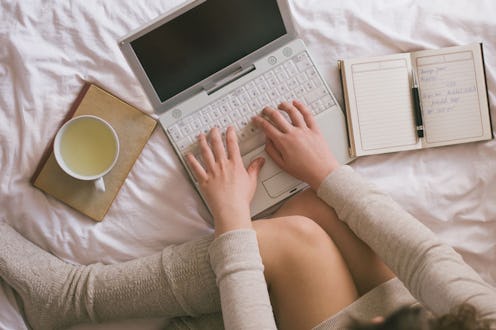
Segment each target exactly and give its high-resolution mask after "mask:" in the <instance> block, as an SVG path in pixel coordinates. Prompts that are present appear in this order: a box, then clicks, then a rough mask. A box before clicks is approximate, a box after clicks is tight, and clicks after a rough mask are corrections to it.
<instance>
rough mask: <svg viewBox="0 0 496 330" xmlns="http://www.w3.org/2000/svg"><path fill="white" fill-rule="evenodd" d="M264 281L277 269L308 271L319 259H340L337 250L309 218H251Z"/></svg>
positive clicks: (272, 276) (268, 280)
mask: <svg viewBox="0 0 496 330" xmlns="http://www.w3.org/2000/svg"><path fill="white" fill-rule="evenodd" d="M254 228H255V230H256V231H257V237H258V242H259V247H260V254H261V256H262V260H263V263H264V266H265V274H266V279H267V282H270V281H271V279H273V278H274V277H276V274H277V273H278V272H281V271H287V270H291V271H296V270H298V271H312V269H314V268H315V267H318V266H319V263H321V262H322V261H323V260H327V261H330V262H332V261H333V260H336V262H341V259H342V258H341V255H340V253H339V250H338V249H337V247H336V246H335V245H334V243H333V242H332V240H331V239H330V237H329V236H328V235H327V234H326V233H325V231H324V230H323V229H322V228H321V227H320V226H319V225H318V224H316V223H315V222H314V221H313V220H311V219H309V218H306V217H303V216H288V217H282V218H274V219H267V220H258V221H255V222H254Z"/></svg>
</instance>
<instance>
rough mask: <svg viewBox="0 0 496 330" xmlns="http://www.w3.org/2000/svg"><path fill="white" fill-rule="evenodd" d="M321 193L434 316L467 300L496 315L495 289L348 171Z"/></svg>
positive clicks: (333, 178)
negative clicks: (434, 313)
mask: <svg viewBox="0 0 496 330" xmlns="http://www.w3.org/2000/svg"><path fill="white" fill-rule="evenodd" d="M318 195H319V197H320V198H322V199H323V200H324V201H325V202H326V203H328V204H329V205H330V206H331V207H333V208H334V209H335V210H336V212H337V214H338V217H339V218H340V219H341V220H342V221H344V222H345V223H346V224H347V225H348V226H349V227H350V229H351V230H352V231H353V232H354V233H355V234H356V235H357V236H358V237H359V238H360V239H361V240H363V241H364V242H365V243H367V244H368V245H369V246H370V247H371V248H372V249H373V250H374V251H375V252H376V253H377V254H378V255H379V256H380V257H381V258H382V259H383V260H384V262H385V263H386V264H387V265H388V266H389V267H390V268H391V270H392V271H393V272H394V273H395V274H396V275H397V276H398V278H399V279H400V280H401V281H402V282H403V283H404V284H405V285H406V286H407V288H408V289H409V290H410V291H411V293H412V294H413V295H414V296H415V297H416V298H417V299H419V301H421V302H422V303H423V304H425V305H427V306H428V307H429V308H430V309H432V310H433V311H434V312H436V313H439V314H442V313H446V312H448V311H449V309H451V308H453V307H455V306H457V305H459V304H461V303H464V302H469V303H472V304H474V305H476V307H477V308H478V309H479V310H480V311H481V312H482V313H483V314H484V315H485V316H488V317H494V316H495V315H496V306H495V303H494V301H495V300H496V299H495V298H496V294H495V291H494V288H491V287H490V286H489V285H487V284H486V283H485V282H484V281H482V279H481V278H480V277H479V276H478V274H477V273H476V272H475V271H473V269H472V268H470V267H469V266H468V265H466V264H465V263H464V262H463V260H462V258H461V257H460V256H459V255H458V254H457V253H456V252H455V251H454V250H453V249H452V248H450V247H449V246H447V245H446V244H443V243H442V242H441V241H440V240H439V238H437V237H436V235H434V234H433V233H432V232H431V231H430V230H429V229H428V228H427V227H425V226H424V225H423V224H421V223H420V222H419V221H418V220H417V219H415V218H414V217H413V216H411V215H410V214H409V213H408V212H406V211H405V210H403V209H402V208H401V207H400V206H399V205H398V204H397V203H396V202H394V201H393V200H392V199H391V198H390V197H388V196H387V195H385V194H383V193H381V192H380V191H379V190H378V189H377V188H376V187H374V186H373V185H371V184H370V183H367V182H366V181H365V180H363V179H362V178H361V177H360V176H359V175H358V174H356V173H354V172H353V170H352V169H351V168H350V167H348V166H343V167H342V168H340V169H339V170H336V171H334V172H333V173H332V174H331V175H329V176H328V177H327V178H326V180H324V182H323V183H322V185H321V186H320V188H319V190H318ZM491 315H492V316H491Z"/></svg>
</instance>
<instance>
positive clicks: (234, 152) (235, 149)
mask: <svg viewBox="0 0 496 330" xmlns="http://www.w3.org/2000/svg"><path fill="white" fill-rule="evenodd" d="M226 149H227V157H228V158H229V159H234V160H240V159H241V154H240V151H239V145H238V137H237V136H236V132H235V130H234V127H232V126H229V127H228V128H227V132H226Z"/></svg>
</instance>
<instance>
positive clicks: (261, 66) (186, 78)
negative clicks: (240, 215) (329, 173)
mask: <svg viewBox="0 0 496 330" xmlns="http://www.w3.org/2000/svg"><path fill="white" fill-rule="evenodd" d="M120 47H121V49H122V52H123V53H124V55H125V57H126V59H127V60H128V62H129V64H130V66H131V68H132V69H133V71H134V73H135V74H136V76H137V77H138V79H139V81H140V82H141V84H142V86H143V88H144V90H145V92H146V94H147V96H148V98H149V99H150V101H151V103H152V105H153V107H154V110H155V112H156V113H157V114H158V116H159V120H160V123H161V125H162V127H163V129H164V131H165V133H166V134H167V137H168V138H169V140H170V142H171V144H172V145H173V147H174V149H175V151H176V153H177V155H178V156H179V158H180V160H181V162H182V163H183V165H184V167H185V168H186V170H187V172H188V173H189V175H190V177H191V180H192V182H193V184H194V185H195V186H196V187H197V188H198V183H197V182H196V180H195V179H194V176H193V174H192V172H191V171H190V169H189V168H188V166H187V163H186V161H185V158H184V156H185V155H186V153H187V152H188V151H192V152H193V153H195V154H198V148H197V144H196V143H197V138H196V137H197V136H198V134H199V133H200V132H204V133H207V132H208V131H209V130H210V129H211V128H212V127H214V126H217V127H219V128H220V129H221V130H222V131H223V132H225V129H226V128H227V127H228V126H229V125H232V126H234V127H235V128H236V130H237V133H238V138H239V143H240V149H241V153H242V156H243V160H244V163H245V165H247V164H249V162H250V161H251V160H253V159H255V158H256V157H258V156H260V155H262V156H264V158H265V159H266V163H265V165H264V167H263V168H262V170H261V173H260V176H259V182H258V186H257V190H256V193H255V197H254V199H253V202H252V205H251V212H252V216H256V215H259V214H260V213H261V212H263V211H264V210H267V209H268V208H270V207H271V206H273V205H275V204H276V203H278V202H280V201H282V200H284V199H286V198H288V197H289V196H291V195H293V194H295V193H296V192H298V191H300V190H301V189H303V188H305V187H306V184H305V183H303V182H301V181H298V180H296V179H295V178H293V177H291V176H290V175H288V174H287V173H285V172H283V171H282V170H281V169H280V168H278V167H277V165H275V163H274V162H273V161H272V160H271V159H270V157H269V156H268V155H266V154H265V152H264V141H265V137H264V134H263V132H262V131H261V130H260V129H258V128H257V127H255V126H254V125H253V124H252V123H251V120H250V119H251V118H252V117H253V116H254V115H256V114H258V113H260V112H261V111H262V109H263V108H264V107H265V106H272V107H274V108H277V105H278V104H279V103H281V102H282V101H292V100H294V99H298V100H300V101H302V102H304V103H305V104H307V106H308V107H309V108H310V109H311V110H312V112H313V113H314V115H315V118H316V121H317V122H318V124H319V125H320V128H321V130H322V132H323V134H324V135H325V137H326V139H327V141H328V143H329V145H330V147H331V149H332V151H333V153H334V155H335V156H336V158H337V159H338V161H340V162H341V163H347V162H348V161H349V160H350V158H349V155H348V140H347V134H346V123H345V117H344V114H343V112H342V111H341V109H340V107H339V105H338V104H337V102H336V100H335V98H334V95H333V94H332V92H331V90H330V89H329V87H328V86H327V84H326V83H325V81H324V80H323V79H322V76H321V74H320V73H319V71H318V70H317V68H316V67H315V64H314V62H313V60H312V58H311V56H310V54H309V52H308V50H307V49H306V47H305V45H304V43H303V42H302V41H301V40H299V39H297V36H296V32H295V30H294V27H293V25H292V21H291V15H290V10H289V6H288V4H287V2H286V1H284V0H206V1H205V0H199V1H189V2H187V3H186V4H185V5H184V6H182V7H181V8H178V9H177V10H175V11H174V12H172V13H166V14H165V15H163V16H160V17H158V18H157V19H156V20H154V21H153V22H151V23H150V24H148V25H146V26H144V27H142V28H140V29H138V30H137V31H135V32H132V33H131V34H130V35H128V36H126V37H124V38H123V39H122V40H121V41H120ZM322 47H325V46H322Z"/></svg>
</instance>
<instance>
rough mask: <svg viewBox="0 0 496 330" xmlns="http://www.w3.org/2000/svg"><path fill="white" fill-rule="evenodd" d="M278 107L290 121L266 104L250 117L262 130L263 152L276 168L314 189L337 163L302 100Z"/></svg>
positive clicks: (337, 165) (285, 103)
mask: <svg viewBox="0 0 496 330" xmlns="http://www.w3.org/2000/svg"><path fill="white" fill-rule="evenodd" d="M278 108H279V110H282V111H284V112H286V113H287V114H288V115H289V118H290V119H291V122H288V121H287V120H286V119H285V118H284V116H283V115H282V114H281V113H280V112H279V111H278V110H275V109H272V108H270V107H266V108H264V110H263V111H262V116H257V117H255V118H253V120H254V122H255V123H256V124H257V125H258V126H259V127H261V128H262V129H263V131H264V132H265V136H266V146H265V151H266V152H267V154H268V155H269V156H270V157H271V158H272V159H273V160H274V162H275V163H276V164H277V165H278V166H279V167H280V168H282V169H283V170H285V171H286V172H288V173H289V174H291V175H292V176H294V177H295V178H297V179H299V180H302V181H304V182H306V183H308V184H309V185H310V186H311V187H312V189H314V190H317V189H318V188H319V186H320V184H321V183H322V181H324V179H325V178H326V177H327V176H328V175H329V173H331V172H332V171H334V170H335V169H336V168H338V167H339V163H338V162H337V160H336V158H335V157H334V155H333V154H332V152H331V150H330V149H329V146H328V145H327V142H326V140H325V138H324V136H323V135H322V133H321V132H320V130H319V128H318V126H317V123H316V122H315V120H314V118H313V116H312V113H311V112H310V111H309V110H308V108H307V107H306V106H305V105H304V104H303V103H301V102H299V101H293V103H292V104H290V103H287V102H284V103H282V104H281V105H279V107H278Z"/></svg>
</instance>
